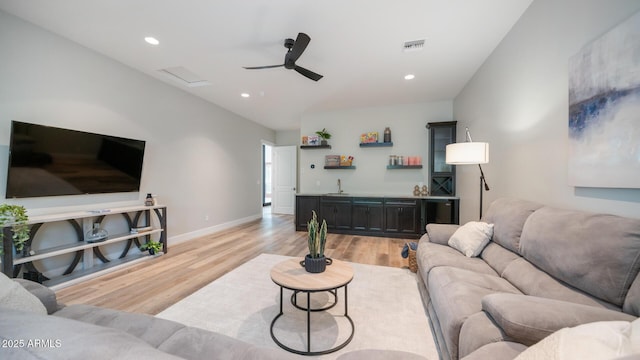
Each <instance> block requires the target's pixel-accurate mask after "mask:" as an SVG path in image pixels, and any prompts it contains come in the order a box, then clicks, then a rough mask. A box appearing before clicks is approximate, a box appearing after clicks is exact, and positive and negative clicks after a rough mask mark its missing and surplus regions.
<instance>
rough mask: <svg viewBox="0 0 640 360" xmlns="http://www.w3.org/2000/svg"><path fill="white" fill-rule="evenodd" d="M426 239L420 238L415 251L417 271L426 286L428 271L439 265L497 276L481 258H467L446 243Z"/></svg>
mask: <svg viewBox="0 0 640 360" xmlns="http://www.w3.org/2000/svg"><path fill="white" fill-rule="evenodd" d="M428 240H429V238H427V239H426V241H425V240H421V241H420V242H419V243H418V250H417V251H416V261H417V262H418V271H419V272H420V274H421V275H422V278H423V279H425V281H426V284H425V285H426V286H427V287H428V281H429V277H428V276H429V272H430V271H431V270H432V269H434V268H436V267H439V266H452V267H457V268H460V269H467V270H471V271H474V272H477V273H481V274H487V275H492V276H498V274H497V273H496V272H495V271H494V270H493V269H492V268H491V266H489V265H487V263H486V262H484V261H483V260H482V259H479V258H468V257H466V256H464V255H462V254H461V253H460V252H459V251H457V250H455V249H453V248H451V247H449V246H447V245H439V244H434V243H431V242H429V241H428Z"/></svg>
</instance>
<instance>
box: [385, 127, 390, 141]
mask: <svg viewBox="0 0 640 360" xmlns="http://www.w3.org/2000/svg"><path fill="white" fill-rule="evenodd" d="M384 142H386V143H390V142H391V129H389V127H386V128H384Z"/></svg>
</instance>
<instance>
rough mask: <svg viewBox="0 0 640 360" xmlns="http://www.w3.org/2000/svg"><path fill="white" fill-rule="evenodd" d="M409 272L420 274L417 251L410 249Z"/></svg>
mask: <svg viewBox="0 0 640 360" xmlns="http://www.w3.org/2000/svg"><path fill="white" fill-rule="evenodd" d="M409 270H411V272H418V260H416V251H415V250H412V249H411V247H409Z"/></svg>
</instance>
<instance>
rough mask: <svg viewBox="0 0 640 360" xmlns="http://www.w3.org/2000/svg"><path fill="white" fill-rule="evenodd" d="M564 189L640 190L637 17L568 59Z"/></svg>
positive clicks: (639, 26)
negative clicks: (567, 168) (566, 168)
mask: <svg viewBox="0 0 640 360" xmlns="http://www.w3.org/2000/svg"><path fill="white" fill-rule="evenodd" d="M569 185H572V186H577V187H605V188H640V13H637V14H635V15H634V16H632V17H631V18H629V19H628V20H626V21H625V22H623V23H622V24H620V25H618V26H616V27H615V28H614V29H612V30H610V31H609V32H607V33H606V34H605V35H603V36H602V37H600V38H598V39H597V40H595V41H593V42H591V43H590V44H588V45H587V46H585V47H584V48H582V49H581V50H580V52H578V54H576V55H574V56H573V57H571V58H570V59H569Z"/></svg>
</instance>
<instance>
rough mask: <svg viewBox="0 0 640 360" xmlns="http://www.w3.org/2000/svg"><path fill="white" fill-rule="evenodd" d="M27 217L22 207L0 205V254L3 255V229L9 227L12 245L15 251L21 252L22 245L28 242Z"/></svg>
mask: <svg viewBox="0 0 640 360" xmlns="http://www.w3.org/2000/svg"><path fill="white" fill-rule="evenodd" d="M27 221H29V216H28V215H27V210H26V209H25V208H24V206H20V205H10V204H2V205H0V254H3V253H4V246H3V244H4V228H5V226H7V225H8V226H10V227H11V231H12V232H13V236H12V238H13V245H14V246H15V248H16V251H22V249H23V248H24V244H25V243H26V242H27V241H28V240H29V232H30V229H29V225H27Z"/></svg>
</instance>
